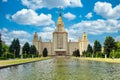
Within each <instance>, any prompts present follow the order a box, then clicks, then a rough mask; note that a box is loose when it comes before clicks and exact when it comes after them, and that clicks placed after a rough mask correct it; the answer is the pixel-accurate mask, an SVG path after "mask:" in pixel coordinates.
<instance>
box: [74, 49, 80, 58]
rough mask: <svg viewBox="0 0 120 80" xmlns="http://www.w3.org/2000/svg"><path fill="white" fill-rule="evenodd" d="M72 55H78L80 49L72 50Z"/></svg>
mask: <svg viewBox="0 0 120 80" xmlns="http://www.w3.org/2000/svg"><path fill="white" fill-rule="evenodd" d="M73 56H75V57H80V51H79V49H77V50H75V51H73Z"/></svg>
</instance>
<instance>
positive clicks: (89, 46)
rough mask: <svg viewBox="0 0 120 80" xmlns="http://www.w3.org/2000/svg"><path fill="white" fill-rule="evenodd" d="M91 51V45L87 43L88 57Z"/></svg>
mask: <svg viewBox="0 0 120 80" xmlns="http://www.w3.org/2000/svg"><path fill="white" fill-rule="evenodd" d="M92 53H93V50H92V46H91V45H90V44H89V45H88V47H87V56H89V57H90V55H91V54H92Z"/></svg>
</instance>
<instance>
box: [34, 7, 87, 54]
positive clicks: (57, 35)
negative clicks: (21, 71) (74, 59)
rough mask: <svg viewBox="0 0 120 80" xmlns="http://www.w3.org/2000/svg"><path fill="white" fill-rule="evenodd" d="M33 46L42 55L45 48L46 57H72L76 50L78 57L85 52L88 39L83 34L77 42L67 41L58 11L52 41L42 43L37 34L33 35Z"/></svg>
mask: <svg viewBox="0 0 120 80" xmlns="http://www.w3.org/2000/svg"><path fill="white" fill-rule="evenodd" d="M33 45H35V47H36V48H37V50H38V52H39V54H42V51H43V49H44V48H47V50H48V55H59V56H62V55H72V54H73V51H74V50H76V49H79V51H80V55H82V52H83V51H86V50H87V46H88V39H87V34H86V33H85V32H84V33H83V36H82V39H80V38H78V42H71V40H69V41H68V33H67V32H66V30H65V26H64V23H63V21H62V11H61V9H60V12H59V17H58V21H57V23H56V29H55V31H54V32H53V39H52V40H51V41H49V42H44V41H42V38H38V34H37V33H35V34H34V38H33Z"/></svg>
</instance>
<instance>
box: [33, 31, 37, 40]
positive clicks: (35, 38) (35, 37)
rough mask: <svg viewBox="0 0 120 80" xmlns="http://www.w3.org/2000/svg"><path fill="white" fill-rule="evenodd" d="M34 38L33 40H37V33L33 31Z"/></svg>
mask: <svg viewBox="0 0 120 80" xmlns="http://www.w3.org/2000/svg"><path fill="white" fill-rule="evenodd" d="M34 40H35V41H37V40H38V34H37V32H35V34H34Z"/></svg>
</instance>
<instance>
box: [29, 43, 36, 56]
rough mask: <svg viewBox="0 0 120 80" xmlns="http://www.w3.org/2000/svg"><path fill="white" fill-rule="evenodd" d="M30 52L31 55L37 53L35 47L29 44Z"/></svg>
mask: <svg viewBox="0 0 120 80" xmlns="http://www.w3.org/2000/svg"><path fill="white" fill-rule="evenodd" d="M30 54H32V55H35V54H37V49H36V47H35V46H34V45H31V47H30Z"/></svg>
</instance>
